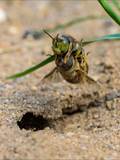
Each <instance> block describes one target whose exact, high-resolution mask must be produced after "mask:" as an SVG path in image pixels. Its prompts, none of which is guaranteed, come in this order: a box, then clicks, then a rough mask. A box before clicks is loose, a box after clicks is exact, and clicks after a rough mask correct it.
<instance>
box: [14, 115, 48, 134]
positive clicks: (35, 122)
mask: <svg viewBox="0 0 120 160" xmlns="http://www.w3.org/2000/svg"><path fill="white" fill-rule="evenodd" d="M17 125H18V126H19V128H20V129H26V130H33V131H38V130H43V129H45V128H46V127H50V124H49V121H48V119H45V118H43V116H40V115H34V114H33V113H32V112H27V113H25V114H24V115H23V116H22V118H21V120H19V121H17Z"/></svg>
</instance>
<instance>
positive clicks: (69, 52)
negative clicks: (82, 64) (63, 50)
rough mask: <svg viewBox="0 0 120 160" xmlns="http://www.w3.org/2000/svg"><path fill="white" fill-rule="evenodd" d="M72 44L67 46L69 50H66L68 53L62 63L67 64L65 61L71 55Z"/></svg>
mask: <svg viewBox="0 0 120 160" xmlns="http://www.w3.org/2000/svg"><path fill="white" fill-rule="evenodd" d="M71 51H72V43H70V46H69V49H68V52H67V54H66V55H65V58H64V63H67V61H68V59H69V57H70V56H71V54H72V52H71Z"/></svg>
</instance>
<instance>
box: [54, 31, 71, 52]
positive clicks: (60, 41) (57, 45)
mask: <svg viewBox="0 0 120 160" xmlns="http://www.w3.org/2000/svg"><path fill="white" fill-rule="evenodd" d="M69 45H70V41H69V38H68V36H66V35H61V34H58V35H57V36H56V37H55V38H54V39H53V42H52V49H53V52H54V53H55V54H57V55H63V54H65V53H67V51H68V50H69Z"/></svg>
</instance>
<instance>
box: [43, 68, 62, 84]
mask: <svg viewBox="0 0 120 160" xmlns="http://www.w3.org/2000/svg"><path fill="white" fill-rule="evenodd" d="M62 80H63V78H62V76H61V75H60V73H59V71H58V69H57V67H55V68H54V69H52V71H50V72H49V73H48V74H46V75H45V76H44V78H43V79H42V82H61V81H62Z"/></svg>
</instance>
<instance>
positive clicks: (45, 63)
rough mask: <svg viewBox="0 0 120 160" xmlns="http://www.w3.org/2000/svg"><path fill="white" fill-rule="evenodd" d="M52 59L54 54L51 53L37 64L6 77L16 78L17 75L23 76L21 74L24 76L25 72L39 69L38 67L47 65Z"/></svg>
mask: <svg viewBox="0 0 120 160" xmlns="http://www.w3.org/2000/svg"><path fill="white" fill-rule="evenodd" d="M54 60H55V56H54V55H53V56H50V57H48V58H47V59H45V60H44V61H42V62H40V63H39V64H37V65H34V66H33V67H30V68H28V69H26V70H25V71H23V72H20V73H16V74H14V75H11V76H8V77H7V79H16V78H19V77H23V76H25V75H27V74H30V73H32V72H33V71H35V70H37V69H39V68H41V67H43V66H45V65H47V64H48V63H50V62H52V61H54Z"/></svg>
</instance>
